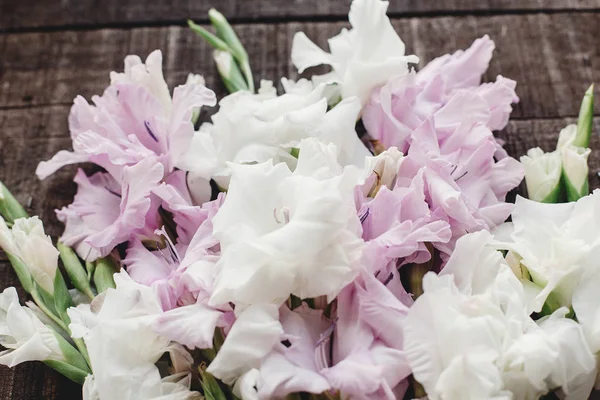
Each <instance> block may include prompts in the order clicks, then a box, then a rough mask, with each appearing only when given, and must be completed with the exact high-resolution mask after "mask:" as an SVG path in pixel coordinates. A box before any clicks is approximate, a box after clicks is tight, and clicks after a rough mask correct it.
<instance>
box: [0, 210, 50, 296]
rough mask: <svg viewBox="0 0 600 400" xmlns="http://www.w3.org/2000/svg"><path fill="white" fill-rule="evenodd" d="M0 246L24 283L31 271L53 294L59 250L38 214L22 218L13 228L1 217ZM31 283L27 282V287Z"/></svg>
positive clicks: (35, 278) (41, 285) (39, 282)
mask: <svg viewBox="0 0 600 400" xmlns="http://www.w3.org/2000/svg"><path fill="white" fill-rule="evenodd" d="M0 247H2V248H3V249H4V251H5V252H6V253H7V254H9V258H10V259H11V262H12V263H13V267H14V268H15V271H16V272H17V274H18V275H19V278H20V279H21V282H22V283H23V280H25V281H27V279H28V278H27V275H30V276H31V277H32V278H33V280H34V281H35V282H36V283H37V284H38V285H39V286H40V287H41V288H43V289H44V290H45V291H46V292H48V293H49V294H50V295H52V294H53V293H54V278H55V276H56V270H57V267H58V250H56V248H55V247H54V245H53V244H52V240H51V239H50V236H47V235H46V234H45V233H44V226H43V224H42V221H40V219H39V218H38V217H31V218H19V219H17V220H16V221H15V222H14V225H13V227H12V230H11V229H8V227H7V226H6V223H5V222H4V220H3V219H1V218H0ZM24 269H26V271H27V272H25V271H24ZM28 286H30V285H26V284H24V287H25V288H26V289H27V287H28Z"/></svg>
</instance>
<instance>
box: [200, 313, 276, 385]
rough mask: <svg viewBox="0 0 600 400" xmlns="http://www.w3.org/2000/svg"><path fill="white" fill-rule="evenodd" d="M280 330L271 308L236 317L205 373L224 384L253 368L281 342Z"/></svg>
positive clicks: (231, 381)
mask: <svg viewBox="0 0 600 400" xmlns="http://www.w3.org/2000/svg"><path fill="white" fill-rule="evenodd" d="M282 334H283V328H282V327H281V323H279V312H278V311H277V307H276V306H273V305H263V306H250V307H248V308H247V309H245V310H244V311H242V313H241V314H240V315H239V316H238V319H237V320H236V321H235V323H234V324H233V327H232V328H231V330H230V331H229V334H228V335H227V337H226V338H225V342H224V343H223V346H222V347H221V349H220V350H219V352H218V353H217V357H216V358H215V359H214V360H213V361H212V362H211V363H210V365H209V366H208V368H207V371H208V372H209V373H211V374H213V375H214V376H216V377H217V378H219V379H221V380H222V381H223V382H225V383H227V384H232V383H233V382H234V381H235V380H236V379H238V378H239V377H241V376H242V375H243V374H245V373H246V372H248V371H250V370H252V369H253V368H257V367H258V366H259V364H260V361H261V360H262V359H263V358H264V357H265V356H266V355H267V354H268V353H269V352H270V351H271V349H272V348H273V346H275V344H276V343H277V342H279V341H280V340H281V336H282Z"/></svg>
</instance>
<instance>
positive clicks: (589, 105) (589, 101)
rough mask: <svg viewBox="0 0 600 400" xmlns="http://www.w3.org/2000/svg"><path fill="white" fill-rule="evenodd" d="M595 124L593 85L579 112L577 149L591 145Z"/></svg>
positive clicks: (576, 137) (575, 143)
mask: <svg viewBox="0 0 600 400" xmlns="http://www.w3.org/2000/svg"><path fill="white" fill-rule="evenodd" d="M593 122H594V85H591V86H590V87H589V88H588V90H586V92H585V95H584V96H583V100H582V101H581V108H580V110H579V118H578V119H577V134H576V136H575V140H574V143H573V144H574V145H575V146H577V147H584V148H587V147H589V145H590V138H591V137H592V124H593Z"/></svg>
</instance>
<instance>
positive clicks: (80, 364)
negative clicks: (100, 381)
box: [54, 332, 91, 374]
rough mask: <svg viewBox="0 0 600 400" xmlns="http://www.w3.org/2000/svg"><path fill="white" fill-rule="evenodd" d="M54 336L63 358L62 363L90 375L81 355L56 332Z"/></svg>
mask: <svg viewBox="0 0 600 400" xmlns="http://www.w3.org/2000/svg"><path fill="white" fill-rule="evenodd" d="M54 336H55V337H56V340H57V341H58V347H59V348H60V351H61V352H62V354H63V357H64V358H65V360H64V363H66V364H69V365H71V366H72V367H75V368H77V369H79V370H82V371H85V372H86V374H90V373H91V371H90V367H89V366H88V364H87V362H86V361H85V358H84V357H83V356H82V355H81V353H80V352H79V351H78V350H77V349H76V348H75V347H73V346H72V345H71V344H70V343H69V342H67V341H66V340H65V338H63V337H62V336H61V335H60V334H58V333H57V332H54Z"/></svg>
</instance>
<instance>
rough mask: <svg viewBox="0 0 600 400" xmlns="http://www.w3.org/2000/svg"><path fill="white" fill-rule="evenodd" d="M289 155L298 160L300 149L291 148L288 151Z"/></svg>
mask: <svg viewBox="0 0 600 400" xmlns="http://www.w3.org/2000/svg"><path fill="white" fill-rule="evenodd" d="M290 154H291V155H292V157H294V158H298V157H300V149H299V148H298V147H292V148H291V149H290Z"/></svg>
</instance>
